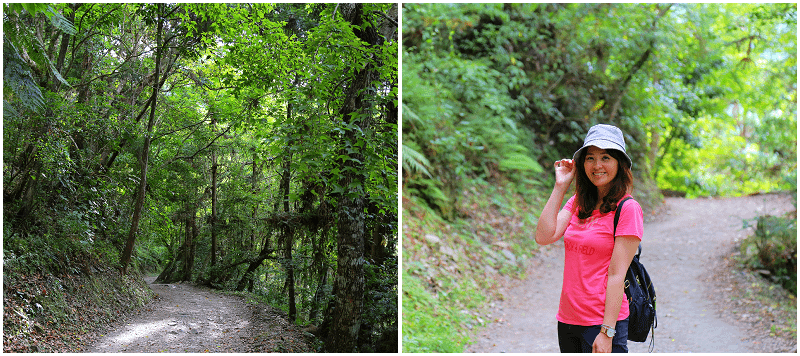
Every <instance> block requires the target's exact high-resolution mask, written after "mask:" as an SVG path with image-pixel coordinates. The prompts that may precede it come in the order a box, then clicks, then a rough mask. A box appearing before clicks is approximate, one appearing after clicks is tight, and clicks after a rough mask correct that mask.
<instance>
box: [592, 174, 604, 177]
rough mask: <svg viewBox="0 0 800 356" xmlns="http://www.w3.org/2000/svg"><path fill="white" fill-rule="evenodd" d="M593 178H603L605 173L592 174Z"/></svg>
mask: <svg viewBox="0 0 800 356" xmlns="http://www.w3.org/2000/svg"><path fill="white" fill-rule="evenodd" d="M592 175H594V176H595V177H599V176H604V175H606V173H592Z"/></svg>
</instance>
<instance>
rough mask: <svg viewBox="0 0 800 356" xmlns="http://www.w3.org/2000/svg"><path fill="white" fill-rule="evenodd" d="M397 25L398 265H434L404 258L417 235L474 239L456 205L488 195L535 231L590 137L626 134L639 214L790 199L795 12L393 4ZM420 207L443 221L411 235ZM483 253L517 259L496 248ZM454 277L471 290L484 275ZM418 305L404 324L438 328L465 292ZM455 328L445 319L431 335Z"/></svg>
mask: <svg viewBox="0 0 800 356" xmlns="http://www.w3.org/2000/svg"><path fill="white" fill-rule="evenodd" d="M403 10H404V13H403V107H402V110H403V126H402V130H403V133H402V134H403V136H402V137H403V157H402V168H403V175H402V179H403V188H404V190H403V194H404V197H403V199H404V202H406V201H407V202H409V204H408V205H407V204H405V203H404V205H403V206H404V220H403V224H404V230H403V231H404V251H403V256H404V264H408V265H413V264H414V263H416V262H420V261H426V260H429V259H430V258H432V256H431V255H430V254H429V253H432V251H427V250H426V249H425V248H420V247H418V246H417V245H418V244H422V245H427V244H429V243H428V242H427V241H426V240H425V239H424V236H425V234H427V233H436V234H442V235H446V236H447V235H449V236H451V237H450V238H451V239H455V238H456V237H455V236H453V235H456V234H452V235H451V234H450V233H445V231H446V230H447V229H448V228H449V226H450V225H461V224H471V225H472V226H473V227H472V228H470V229H463V230H461V232H463V233H467V234H470V233H474V232H471V231H475V230H476V229H478V228H480V227H481V226H482V224H483V223H484V222H482V221H476V220H475V219H474V210H473V208H472V206H471V205H469V204H465V203H466V200H467V198H466V197H465V192H468V191H471V190H472V189H473V188H477V189H478V190H480V191H481V192H484V193H485V195H483V196H482V198H483V199H486V200H489V201H498V202H499V203H501V204H502V203H503V202H504V201H505V200H504V199H502V197H503V195H502V194H501V195H499V197H500V198H501V199H498V194H494V192H493V191H492V190H491V189H487V188H486V187H487V186H488V187H495V186H505V187H508V188H509V190H510V191H516V192H517V193H518V194H519V195H520V196H522V197H524V199H525V200H527V201H529V202H531V203H532V205H531V206H530V207H528V208H527V211H526V213H527V214H528V215H529V216H531V217H532V219H533V220H534V221H535V218H536V217H535V216H534V215H535V214H538V212H539V211H541V205H540V204H537V201H541V198H542V197H546V196H547V195H548V194H549V191H550V188H551V187H552V182H553V181H552V180H553V174H552V173H551V172H552V171H551V168H550V167H552V162H553V161H555V160H557V159H560V158H563V157H571V156H572V153H573V152H574V151H575V149H577V148H579V147H580V145H581V144H582V140H583V137H584V135H585V134H586V132H587V131H588V128H589V127H591V126H592V125H594V124H597V123H610V124H614V125H617V126H619V127H620V128H621V129H622V130H623V132H625V134H626V142H627V144H628V153H629V155H630V156H631V158H632V159H633V162H634V165H633V170H634V176H635V183H634V189H635V191H634V195H635V196H636V198H637V200H639V201H640V203H642V205H643V207H644V208H645V211H646V213H650V212H652V211H653V210H652V208H654V207H655V206H657V205H658V204H660V202H661V201H662V199H661V193H660V192H661V191H669V192H670V193H672V194H680V195H686V196H688V197H696V196H729V195H741V194H750V193H757V192H770V191H782V190H790V189H794V185H793V184H792V182H794V181H795V180H796V179H797V173H796V172H797V130H796V125H797V120H796V116H797V105H796V102H797V87H796V85H797V57H796V56H797V54H796V52H797V41H796V27H797V25H796V24H797V11H796V5H795V4H722V5H720V4H516V3H515V4H424V5H413V4H406V5H404V8H403ZM537 199H539V200H537ZM420 205H425V206H427V207H430V208H432V209H434V211H435V213H436V214H438V215H440V216H441V217H443V218H444V220H443V222H442V224H441V225H439V227H438V228H437V229H439V230H442V231H430V230H428V231H425V229H423V228H419V227H422V226H424V227H425V228H434V226H432V225H431V224H429V222H430V219H429V218H428V217H426V216H425V214H424V213H420V214H412V213H409V212H407V211H406V208H405V207H406V206H420ZM420 210H421V211H425V209H420ZM503 216H504V217H506V218H507V217H508V216H510V215H509V214H505V215H503ZM528 223H529V222H528V221H524V220H523V221H521V222H519V224H522V225H526V224H528ZM406 226H407V227H406ZM531 231H532V230H531ZM460 238H463V236H462V237H460ZM481 240H482V241H483V243H484V244H486V245H487V246H496V245H494V243H496V242H497V241H498V240H503V242H506V243H510V244H511V245H512V246H513V245H515V244H524V239H516V237H515V236H503V235H501V234H495V235H494V236H491V235H490V236H481ZM448 243H452V244H453V245H458V244H457V243H456V242H455V240H451V241H448ZM432 270H435V271H432ZM432 273H434V274H438V273H440V274H448V273H449V272H447V271H446V270H445V269H444V266H441V267H431V268H429V269H425V270H419V271H417V273H410V274H409V275H408V276H404V284H409V283H411V282H407V280H409V279H420V280H422V281H424V280H426V279H428V278H429V276H430V275H431V274H432ZM460 278H461V279H462V280H467V281H468V280H470V279H472V280H474V281H475V283H476V284H479V283H480V281H481V280H482V278H485V276H483V275H481V274H470V275H464V276H460ZM466 284H469V283H468V282H467V283H466ZM409 285H415V286H416V285H420V286H426V284H425V283H424V282H422V283H419V284H413V283H411V284H409ZM413 290H414V291H418V290H419V289H417V288H415V289H413ZM426 290H427V291H428V292H429V293H432V295H433V297H434V298H433V299H432V301H434V302H433V303H432V304H431V303H426V302H425V300H426V299H425V298H421V297H419V296H418V295H417V296H415V297H414V298H407V297H409V294H408V293H406V294H405V297H404V300H403V302H404V311H405V313H404V325H408V324H409V323H413V322H414V319H415V318H417V319H418V318H422V317H424V315H425V314H432V313H433V314H434V315H441V316H442V318H439V319H438V320H444V319H446V318H445V317H444V316H445V315H448V313H449V310H448V309H447V307H446V306H445V305H444V304H438V303H435V300H436V299H437V298H440V297H441V296H443V295H450V296H452V295H454V294H457V292H458V291H461V290H463V288H462V287H460V286H459V285H451V286H450V287H449V288H447V290H440V289H437V288H434V287H431V286H427V287H426ZM449 302H450V301H448V303H449ZM406 303H408V304H406ZM465 325H466V324H465V323H464V322H463V321H459V320H454V321H453V322H452V323H450V324H448V325H446V326H444V327H442V328H440V329H441V330H449V329H456V330H463V329H464V328H465ZM426 338H431V339H429V340H426ZM437 344H438V341H437V340H436V339H435V337H434V336H430V335H429V334H427V333H425V332H423V331H421V332H420V333H417V334H410V333H408V332H406V331H405V329H404V345H407V348H406V351H437V350H435V346H434V345H437ZM404 347H405V346H404ZM431 348H434V349H431Z"/></svg>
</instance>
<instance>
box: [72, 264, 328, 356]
mask: <svg viewBox="0 0 800 356" xmlns="http://www.w3.org/2000/svg"><path fill="white" fill-rule="evenodd" d="M154 279H155V278H154V277H148V278H147V279H146V280H147V282H148V284H150V283H152V282H153V280H154ZM150 286H151V288H152V289H153V291H155V292H156V297H155V299H154V300H153V302H152V303H150V304H148V305H146V306H145V307H143V308H141V309H139V310H138V311H136V312H135V313H132V314H131V315H129V316H128V317H127V318H124V319H123V320H121V321H119V322H116V323H113V324H112V325H109V326H108V327H105V328H103V329H102V330H99V331H96V332H94V333H93V335H92V336H91V339H92V340H93V342H92V343H91V344H90V345H89V346H88V347H86V348H84V349H83V350H81V351H84V352H136V353H139V352H236V353H242V352H292V353H296V352H313V351H315V349H314V347H313V344H314V343H313V341H312V340H313V336H311V335H310V334H308V333H304V332H303V331H301V330H300V328H298V327H296V326H294V325H292V324H291V323H290V322H289V321H288V318H287V315H286V313H284V312H283V311H281V310H279V309H276V308H273V307H271V306H267V305H262V304H258V303H255V304H254V303H249V302H247V301H245V298H243V297H240V296H233V295H226V294H223V293H220V292H217V291H213V290H211V289H208V288H203V287H198V286H195V285H192V284H187V283H178V284H150Z"/></svg>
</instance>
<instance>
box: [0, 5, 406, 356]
mask: <svg viewBox="0 0 800 356" xmlns="http://www.w3.org/2000/svg"><path fill="white" fill-rule="evenodd" d="M397 25H398V24H397V5H393V4H357V5H353V4H316V5H302V4H278V5H273V4H244V3H242V4H131V3H123V4H98V3H87V4H77V3H76V4H5V5H4V16H3V26H4V37H3V48H4V51H3V53H4V55H3V67H4V78H3V81H4V88H5V89H4V92H3V117H4V119H3V124H4V130H3V135H4V137H3V138H4V140H3V143H4V145H3V152H4V155H3V197H4V199H3V211H4V214H3V225H4V228H3V229H4V230H3V233H4V243H3V253H4V267H5V272H6V273H11V272H24V273H28V272H30V270H36V271H38V272H41V273H48V274H52V275H57V276H61V275H70V274H81V273H82V271H83V270H85V269H87V268H88V267H86V266H92V265H102V266H104V267H113V268H115V269H117V270H119V271H122V272H123V273H125V272H128V271H129V270H133V271H145V272H160V275H159V279H161V280H164V281H195V282H198V283H204V284H207V285H210V286H214V287H216V288H225V289H238V290H249V291H251V292H252V293H254V294H256V295H260V296H262V297H263V298H265V299H267V300H270V301H271V302H272V303H274V305H276V306H278V307H281V308H283V309H285V310H286V311H287V312H288V314H289V316H290V319H291V320H292V321H295V322H298V323H302V324H305V323H314V324H318V325H319V324H321V325H320V326H321V327H320V329H321V335H322V337H323V339H325V340H326V344H325V350H328V351H348V352H349V351H381V350H383V351H386V350H387V349H386V347H387V346H386V345H387V344H385V343H381V342H379V340H382V339H385V338H389V339H392V338H394V340H396V337H397V336H396V333H397V323H396V320H397V308H396V307H394V308H392V306H393V305H396V303H397V269H396V265H397V251H396V245H397V220H398V219H397V159H398V150H397V135H398V133H397V81H398V78H397V68H398V60H397V54H398V47H397V46H398V43H397ZM10 269H11V270H13V271H10ZM5 297H6V295H4V300H5V299H6V298H5ZM334 310H336V311H335V312H334ZM31 313H32V314H31V317H38V316H40V315H38V314H36V311H35V310H32V311H31ZM4 331H5V332H4V338H5V337H10V335H9V332H8V331H9V330H6V329H5V328H4ZM12 334H13V333H12ZM326 335H327V336H326ZM11 336H13V335H11ZM393 344H394V347H395V348H396V343H393ZM381 347H383V348H381ZM388 347H389V349H388V350H389V351H390V350H391V347H392V344H388Z"/></svg>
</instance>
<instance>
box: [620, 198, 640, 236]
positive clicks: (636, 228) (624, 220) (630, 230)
mask: <svg viewBox="0 0 800 356" xmlns="http://www.w3.org/2000/svg"><path fill="white" fill-rule="evenodd" d="M643 235H644V213H643V212H642V206H641V205H639V202H637V201H636V200H633V199H630V200H628V201H626V202H625V204H623V205H622V211H620V213H619V222H618V223H617V233H616V236H636V237H638V238H639V240H640V241H641V240H642V236H643Z"/></svg>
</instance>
